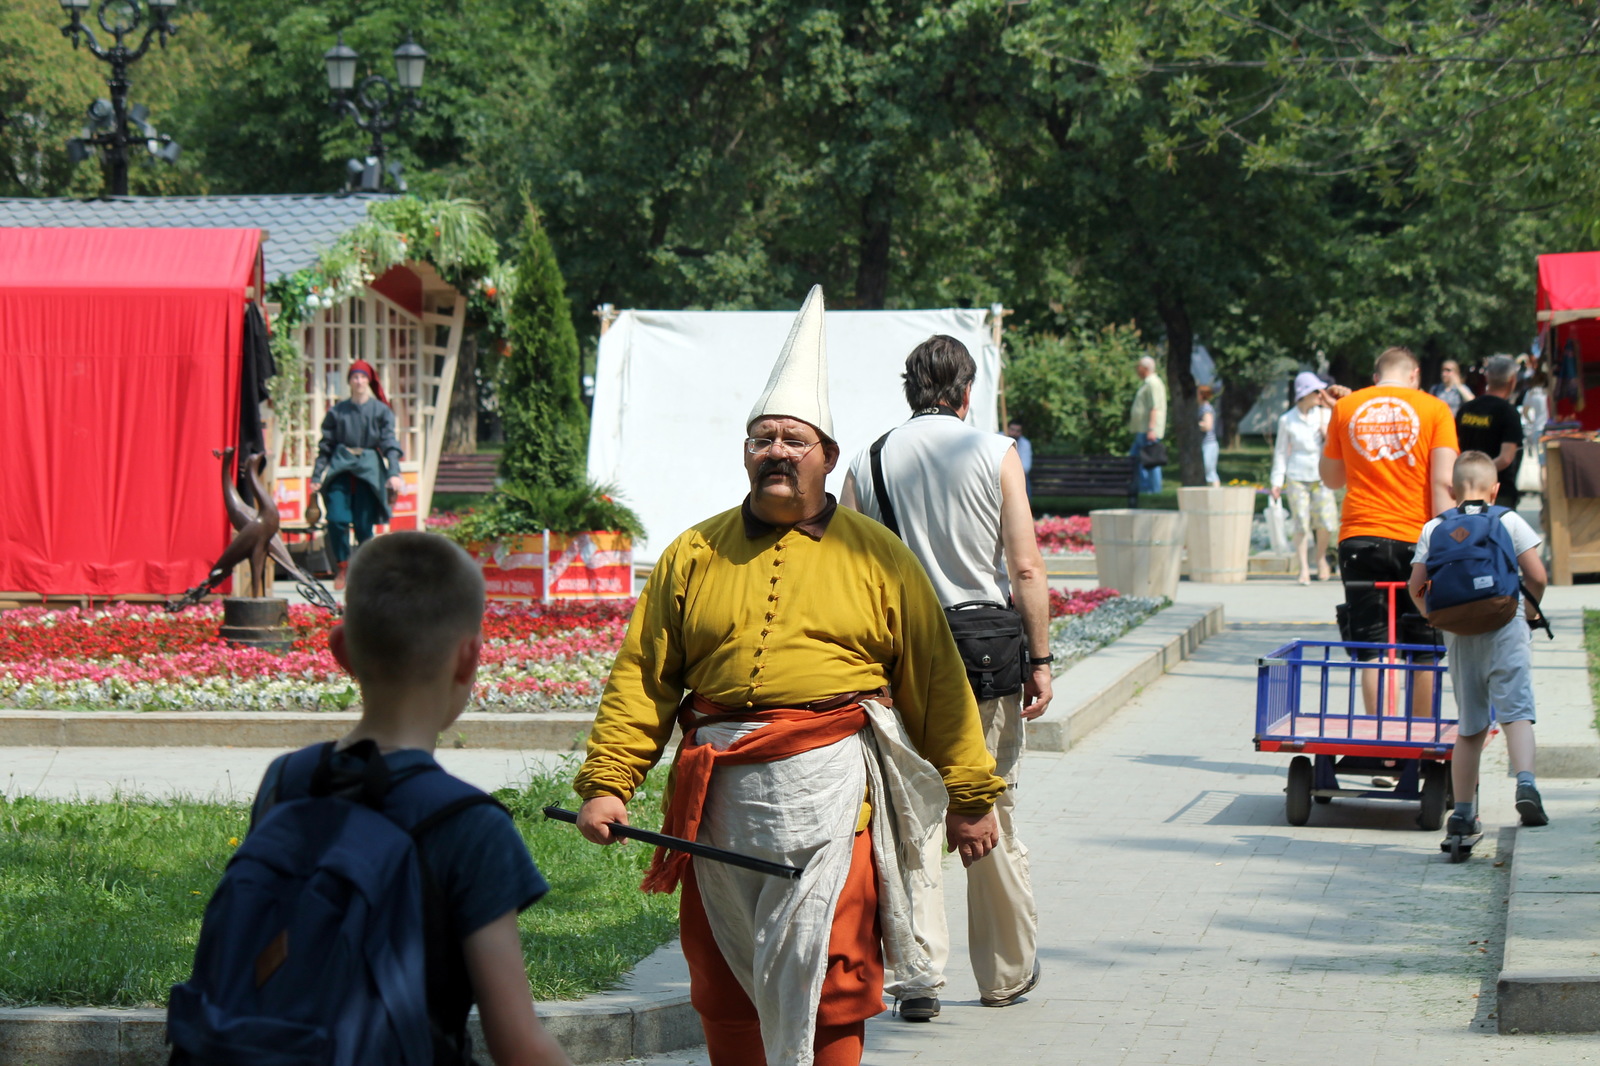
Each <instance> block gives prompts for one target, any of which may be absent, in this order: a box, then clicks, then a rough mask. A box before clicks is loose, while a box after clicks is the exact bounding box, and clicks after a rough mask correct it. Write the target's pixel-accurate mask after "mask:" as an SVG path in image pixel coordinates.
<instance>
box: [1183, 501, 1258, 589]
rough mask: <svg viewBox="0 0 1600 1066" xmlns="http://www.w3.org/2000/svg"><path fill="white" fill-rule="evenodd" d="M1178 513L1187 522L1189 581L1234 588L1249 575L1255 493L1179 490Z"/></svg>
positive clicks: (1254, 514)
mask: <svg viewBox="0 0 1600 1066" xmlns="http://www.w3.org/2000/svg"><path fill="white" fill-rule="evenodd" d="M1178 510H1180V511H1182V512H1183V513H1184V514H1185V515H1187V516H1188V519H1189V531H1188V534H1187V540H1186V543H1187V545H1188V548H1189V580H1190V581H1205V582H1210V583H1215V584H1219V585H1231V584H1237V583H1239V582H1241V581H1243V580H1244V579H1245V575H1246V574H1247V573H1249V571H1250V523H1251V522H1253V521H1254V520H1255V516H1256V490H1255V489H1253V488H1248V487H1240V486H1230V487H1226V488H1223V487H1197V488H1183V489H1179V490H1178Z"/></svg>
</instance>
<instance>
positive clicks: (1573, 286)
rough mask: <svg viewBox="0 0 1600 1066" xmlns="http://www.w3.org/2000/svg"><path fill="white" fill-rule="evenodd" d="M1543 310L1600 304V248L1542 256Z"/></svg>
mask: <svg viewBox="0 0 1600 1066" xmlns="http://www.w3.org/2000/svg"><path fill="white" fill-rule="evenodd" d="M1538 300H1539V303H1538V310H1540V311H1589V310H1594V309H1597V308H1600V252H1558V253H1556V254H1554V255H1541V256H1540V257H1539V296H1538Z"/></svg>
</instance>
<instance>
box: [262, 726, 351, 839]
mask: <svg viewBox="0 0 1600 1066" xmlns="http://www.w3.org/2000/svg"><path fill="white" fill-rule="evenodd" d="M334 743H335V742H334V741H331V740H328V741H324V742H323V743H321V744H312V745H310V746H309V747H304V748H301V749H300V750H299V751H291V752H290V753H289V754H287V755H285V756H284V757H283V758H282V759H281V760H279V761H278V762H277V764H276V766H277V773H275V774H273V773H271V772H270V771H269V776H268V777H266V778H264V779H263V780H262V782H261V795H262V797H263V799H262V802H261V803H260V805H259V806H257V807H254V808H253V809H252V814H251V822H250V826H251V828H254V827H255V820H256V818H257V817H259V816H263V815H265V814H266V813H267V812H268V811H270V810H271V809H272V808H273V807H276V806H277V805H278V804H280V803H282V802H284V801H285V800H291V799H299V798H300V797H302V796H306V795H309V794H310V792H311V779H312V777H313V776H315V774H316V772H317V767H318V766H320V765H322V763H323V762H324V761H325V760H326V759H327V758H328V757H329V756H330V755H331V754H332V753H333V745H334Z"/></svg>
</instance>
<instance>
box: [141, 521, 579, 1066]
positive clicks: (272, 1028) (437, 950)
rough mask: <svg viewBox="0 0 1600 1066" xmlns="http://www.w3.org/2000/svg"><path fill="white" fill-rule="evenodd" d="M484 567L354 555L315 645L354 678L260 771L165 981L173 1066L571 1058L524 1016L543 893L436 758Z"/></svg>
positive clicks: (463, 697)
mask: <svg viewBox="0 0 1600 1066" xmlns="http://www.w3.org/2000/svg"><path fill="white" fill-rule="evenodd" d="M483 608H484V585H483V576H482V573H481V572H480V570H479V569H478V567H477V565H476V564H474V563H473V561H472V559H471V558H470V557H469V556H468V555H467V554H466V553H465V552H464V551H462V550H461V549H460V548H459V547H458V546H456V545H455V544H452V543H451V542H450V541H448V540H446V539H444V538H443V537H439V536H436V535H433V534H427V533H391V534H389V535H387V536H383V537H377V538H374V539H373V540H371V541H369V542H368V543H367V544H365V545H363V546H362V547H361V548H360V550H359V551H357V552H356V553H355V557H354V559H353V560H352V563H351V567H350V573H349V584H348V591H347V594H346V601H345V614H344V620H343V623H342V624H341V625H338V626H336V627H335V628H334V630H333V632H332V634H331V636H330V638H329V644H330V647H331V649H332V651H333V655H334V658H336V659H337V660H338V661H339V663H340V665H342V666H344V668H345V669H347V670H349V671H350V673H351V674H353V675H354V676H355V678H356V681H357V682H358V684H359V685H360V688H361V720H360V721H359V722H358V723H357V724H356V726H355V728H354V729H352V730H351V731H350V732H349V733H348V734H347V735H345V736H344V737H343V738H342V739H340V740H338V741H331V742H328V743H326V744H317V745H313V746H311V747H309V748H304V749H301V750H300V751H296V752H291V753H289V754H287V755H284V756H280V757H279V758H278V759H277V760H275V761H274V762H273V763H272V765H271V766H270V767H269V768H268V769H267V772H266V775H265V777H264V778H263V779H262V783H261V789H260V791H259V793H258V794H257V797H256V802H255V806H254V808H253V809H252V812H251V816H252V817H251V828H250V831H249V833H248V834H247V835H246V837H245V840H244V843H243V844H242V845H241V846H240V847H239V849H238V851H237V852H236V853H235V855H234V857H233V859H232V860H231V861H230V862H229V864H228V869H227V871H226V872H225V874H224V875H223V879H222V882H221V884H220V885H219V886H218V888H217V892H216V894H215V895H214V896H213V897H212V899H211V902H210V904H209V905H208V906H207V909H206V916H205V920H204V922H203V923H202V926H201V931H200V942H199V946H198V948H197V950H196V952H195V965H194V973H193V976H192V977H191V978H190V980H189V981H187V982H186V983H184V984H182V985H178V986H176V987H175V988H174V989H173V990H172V998H171V1000H170V1002H169V1005H168V1014H167V1038H168V1040H169V1042H171V1043H172V1044H173V1054H172V1062H173V1063H174V1064H186V1063H194V1064H205V1063H235V1062H249V1063H252V1064H260V1066H289V1064H291V1063H311V1062H316V1063H325V1064H337V1066H367V1064H371V1066H379V1064H382V1066H390V1064H416V1066H428V1064H450V1066H458V1064H459V1066H466V1064H469V1063H472V1062H473V1061H474V1060H473V1058H472V1051H471V1042H470V1039H469V1038H468V1035H467V1017H468V1014H469V1012H470V1010H471V1008H472V1005H473V1003H474V1002H476V1003H477V1005H478V1011H479V1015H480V1019H481V1021H482V1024H483V1034H484V1038H485V1041H486V1043H487V1044H488V1050H489V1054H490V1056H491V1057H492V1058H493V1060H494V1062H495V1063H496V1064H498V1066H511V1064H517V1066H570V1062H569V1060H568V1058H567V1056H566V1054H565V1053H564V1052H563V1051H562V1050H561V1047H560V1046H559V1045H558V1044H557V1043H556V1041H555V1040H554V1039H553V1038H552V1037H551V1036H550V1035H549V1034H548V1033H547V1032H546V1031H545V1030H544V1028H543V1026H542V1025H541V1024H540V1022H539V1019H538V1017H537V1016H536V1014H535V1013H534V1008H533V1001H532V998H531V996H530V994H529V991H528V977H527V970H526V968H525V965H524V962H523V956H522V941H521V937H520V935H519V933H518V931H517V914H518V912H519V911H521V910H523V909H525V908H526V907H528V906H529V905H531V904H532V903H533V902H534V901H536V900H537V899H539V897H541V896H543V895H544V894H545V892H546V891H548V886H547V885H546V883H545V880H544V878H543V877H542V876H541V875H540V873H539V870H538V869H537V867H535V866H534V864H533V860H532V858H531V857H530V856H529V855H528V850H527V847H526V845H524V843H523V841H522V837H521V836H520V834H519V833H518V832H517V829H516V827H515V825H514V824H513V823H512V820H511V817H510V815H509V814H508V813H507V811H506V810H505V808H503V807H501V806H500V804H498V803H497V802H495V800H494V799H493V798H492V797H491V796H489V795H488V794H486V793H484V792H482V791H481V790H479V789H476V788H474V787H472V786H471V785H468V784H467V783H466V782H464V781H461V780H459V779H457V778H455V777H452V776H451V775H450V774H448V773H446V772H445V771H444V770H443V769H442V768H440V766H439V764H438V763H437V762H435V761H434V758H433V751H434V745H435V742H436V741H437V739H438V736H439V733H440V732H441V731H442V730H444V729H446V728H448V727H449V726H450V724H451V723H452V722H454V721H455V720H456V718H457V717H459V716H460V714H461V712H462V710H463V709H464V708H465V706H466V704H467V700H468V698H469V697H470V695H471V693H472V685H473V681H474V679H475V677H476V675H477V670H478V662H479V656H480V654H481V652H482V648H483V637H482V624H483Z"/></svg>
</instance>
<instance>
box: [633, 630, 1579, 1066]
mask: <svg viewBox="0 0 1600 1066" xmlns="http://www.w3.org/2000/svg"><path fill="white" fill-rule="evenodd" d="M1324 617H1325V616H1324ZM1277 635H1278V633H1277V632H1268V631H1265V630H1263V629H1261V628H1256V627H1250V626H1233V627H1230V629H1229V630H1228V631H1227V632H1225V633H1223V634H1221V635H1219V636H1217V637H1213V638H1212V639H1211V640H1209V641H1207V642H1206V643H1205V644H1204V645H1202V646H1201V648H1200V649H1199V650H1198V652H1197V653H1196V654H1195V655H1194V657H1193V658H1191V659H1190V660H1188V661H1187V662H1185V663H1183V664H1181V665H1179V666H1178V667H1176V668H1175V669H1174V670H1173V671H1172V672H1171V673H1170V674H1168V675H1167V676H1166V677H1164V678H1162V679H1161V680H1159V681H1157V682H1155V683H1154V684H1152V685H1150V686H1149V687H1148V688H1146V689H1145V690H1144V691H1143V692H1142V693H1140V694H1139V695H1138V696H1137V697H1135V698H1134V699H1133V700H1132V701H1131V702H1130V703H1129V705H1128V706H1127V707H1126V708H1124V709H1123V711H1122V712H1121V713H1120V714H1118V715H1117V716H1116V717H1115V718H1113V719H1112V720H1111V721H1110V722H1109V723H1107V724H1106V725H1104V726H1102V727H1101V728H1100V729H1099V730H1098V731H1096V732H1095V733H1093V734H1092V735H1090V736H1089V737H1088V738H1087V739H1086V740H1084V741H1083V742H1082V743H1080V744H1079V745H1078V746H1077V747H1075V748H1073V749H1072V750H1071V751H1068V752H1065V753H1059V754H1035V755H1030V756H1029V757H1028V758H1027V761H1026V763H1025V776H1024V778H1023V785H1022V788H1021V790H1020V792H1019V796H1018V800H1019V812H1018V821H1019V824H1020V825H1022V826H1023V827H1024V829H1025V836H1024V840H1025V841H1027V843H1028V844H1029V846H1030V848H1031V849H1032V869H1033V880H1034V885H1035V887H1036V891H1037V893H1038V897H1039V901H1040V908H1041V942H1042V952H1041V954H1042V961H1043V964H1044V978H1043V980H1042V982H1041V983H1040V986H1039V988H1038V990H1037V991H1036V992H1035V993H1034V994H1033V995H1032V996H1030V997H1029V998H1028V1000H1027V1001H1025V1002H1022V1003H1019V1004H1017V1005H1015V1006H1013V1007H1009V1008H1006V1009H1004V1010H992V1009H986V1008H983V1007H981V1006H979V1005H978V1003H977V992H976V989H975V987H974V986H973V984H972V980H971V976H970V973H969V972H968V971H967V970H966V968H965V965H964V960H962V964H961V966H960V968H959V969H954V970H953V972H952V973H951V975H950V976H951V985H950V987H949V988H948V989H947V990H946V991H947V995H946V996H945V998H944V1013H943V1015H942V1016H941V1017H940V1018H938V1019H937V1020H935V1021H933V1022H931V1023H929V1024H926V1025H912V1024H907V1023H904V1022H901V1021H900V1020H899V1019H897V1018H893V1017H891V1016H889V1015H887V1014H886V1015H883V1016H881V1017H879V1018H877V1019H874V1020H873V1021H872V1022H871V1023H870V1024H869V1029H868V1037H867V1053H866V1057H865V1061H866V1062H867V1063H869V1064H877V1063H916V1064H919V1066H922V1064H928V1066H933V1064H950V1066H956V1064H959V1066H972V1064H973V1063H975V1062H977V1063H982V1062H989V1063H997V1064H998V1063H1023V1064H1055V1063H1071V1064H1079V1066H1153V1064H1157V1063H1174V1064H1190V1066H1238V1064H1241V1063H1272V1064H1283V1066H1289V1064H1301V1063H1303V1064H1307V1066H1311V1064H1320V1063H1329V1064H1333V1063H1337V1064H1338V1066H1368V1064H1371V1066H1377V1064H1379V1063H1387V1062H1407V1061H1411V1062H1416V1061H1427V1062H1435V1061H1437V1062H1444V1063H1449V1064H1451V1066H1458V1064H1467V1063H1507V1064H1510V1063H1516V1064H1518V1066H1556V1064H1562V1066H1566V1064H1577V1063H1591V1062H1593V1063H1600V1039H1597V1038H1596V1037H1593V1036H1499V1035H1497V1034H1496V1032H1495V1021H1494V1018H1493V1011H1494V987H1495V978H1496V975H1497V973H1498V972H1499V968H1500V953H1501V944H1502V941H1503V937H1504V929H1505V910H1506V908H1505V900H1506V893H1507V887H1508V874H1509V868H1510V867H1509V862H1507V861H1506V859H1507V856H1508V855H1509V852H1510V848H1511V845H1512V842H1513V838H1514V834H1515V832H1516V830H1515V829H1513V828H1511V827H1512V826H1513V825H1514V824H1515V822H1516V815H1515V812H1514V811H1513V810H1512V808H1511V803H1510V792H1511V790H1510V787H1509V785H1508V784H1507V781H1506V778H1505V776H1504V773H1505V765H1504V757H1505V753H1504V746H1503V745H1502V744H1501V743H1500V742H1499V741H1496V742H1495V743H1494V744H1492V745H1491V747H1490V749H1489V753H1488V754H1487V755H1486V758H1485V767H1484V769H1485V775H1484V782H1485V784H1484V789H1483V793H1484V795H1483V800H1484V812H1483V817H1484V821H1485V824H1486V825H1487V826H1488V827H1489V833H1488V835H1487V836H1486V837H1485V838H1484V841H1483V843H1482V844H1481V845H1480V847H1479V849H1478V851H1477V853H1476V854H1475V856H1474V858H1473V859H1472V860H1471V861H1470V862H1469V863H1466V864H1463V865H1459V866H1452V865H1450V864H1448V863H1447V862H1445V861H1444V860H1443V856H1442V855H1441V854H1440V852H1439V850H1438V839H1439V834H1438V833H1430V832H1424V831H1422V830H1419V829H1418V828H1416V825H1415V820H1416V813H1417V809H1416V807H1415V806H1414V805H1410V804H1400V803H1393V802H1383V801H1359V800H1343V799H1339V800H1335V801H1334V802H1333V803H1331V804H1329V805H1326V806H1323V805H1319V806H1317V807H1316V808H1315V809H1314V811H1313V813H1312V817H1311V822H1310V824H1309V825H1306V826H1304V827H1302V828H1294V827H1291V826H1289V825H1288V824H1287V822H1286V821H1285V820H1284V817H1283V791H1282V790H1283V782H1284V771H1285V769H1286V768H1287V765H1288V758H1289V757H1288V756H1284V755H1276V754H1257V753H1256V752H1254V751H1253V749H1252V747H1251V743H1250V737H1251V734H1252V731H1253V721H1254V718H1253V708H1254V699H1255V696H1254V679H1255V658H1256V656H1257V655H1260V654H1263V653H1265V652H1266V651H1269V650H1271V647H1272V641H1273V638H1274V637H1275V636H1277ZM1296 635H1298V636H1303V637H1306V638H1308V639H1319V638H1320V639H1335V638H1334V636H1333V633H1332V627H1331V626H1329V627H1326V633H1324V632H1322V631H1319V628H1317V627H1307V628H1305V629H1304V630H1303V631H1300V632H1297V633H1296ZM964 924H965V919H964V917H961V916H959V915H956V914H954V913H953V914H952V933H953V934H955V935H956V936H957V937H958V938H959V937H961V936H963V935H964ZM963 949H964V944H958V945H957V950H956V952H955V960H953V961H956V960H961V956H962V953H963ZM635 1061H640V1060H635ZM643 1061H646V1062H648V1063H650V1064H652V1066H676V1064H682V1066H704V1064H705V1063H706V1062H707V1059H706V1058H705V1057H704V1052H703V1051H698V1052H696V1051H691V1052H683V1053H679V1054H675V1055H664V1056H658V1057H656V1058H652V1059H649V1060H643Z"/></svg>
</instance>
